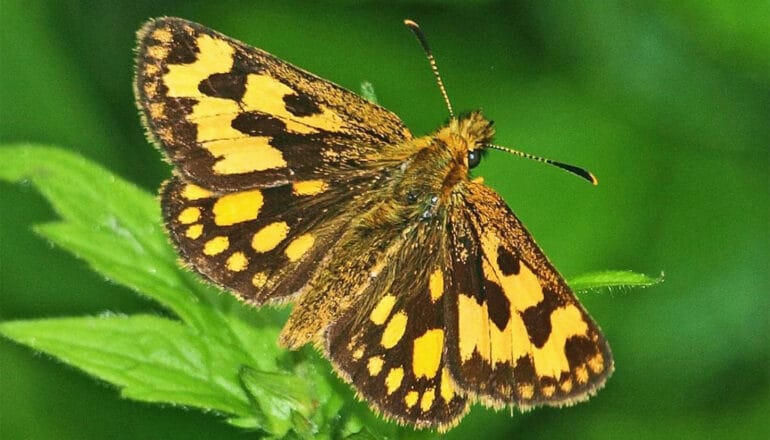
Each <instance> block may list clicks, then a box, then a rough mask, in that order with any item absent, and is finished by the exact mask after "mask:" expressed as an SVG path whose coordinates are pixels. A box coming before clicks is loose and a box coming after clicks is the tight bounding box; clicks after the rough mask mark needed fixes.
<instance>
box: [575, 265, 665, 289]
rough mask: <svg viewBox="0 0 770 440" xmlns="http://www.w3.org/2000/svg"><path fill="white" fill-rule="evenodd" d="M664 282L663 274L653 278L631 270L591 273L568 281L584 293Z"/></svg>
mask: <svg viewBox="0 0 770 440" xmlns="http://www.w3.org/2000/svg"><path fill="white" fill-rule="evenodd" d="M662 282H663V274H662V273H661V274H660V276H657V277H652V276H649V275H645V274H641V273H636V272H632V271H630V270H615V271H612V270H608V271H602V272H589V273H585V274H582V275H578V276H576V277H572V278H570V279H569V280H568V284H569V285H570V287H572V289H573V290H575V291H577V292H583V291H587V290H597V289H615V288H631V287H650V286H654V285H656V284H660V283H662Z"/></svg>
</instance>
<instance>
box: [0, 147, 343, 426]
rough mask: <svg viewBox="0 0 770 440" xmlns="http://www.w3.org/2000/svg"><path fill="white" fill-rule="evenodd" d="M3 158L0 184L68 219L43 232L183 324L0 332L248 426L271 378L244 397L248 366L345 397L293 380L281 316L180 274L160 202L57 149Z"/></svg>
mask: <svg viewBox="0 0 770 440" xmlns="http://www.w3.org/2000/svg"><path fill="white" fill-rule="evenodd" d="M0 163H3V167H2V168H0V179H3V180H7V181H20V182H26V183H30V184H32V185H34V186H35V187H36V188H37V189H38V190H39V191H40V193H41V194H42V195H43V196H45V197H46V198H47V199H48V200H49V201H50V203H51V205H52V206H53V207H54V210H55V211H56V212H57V213H58V214H59V216H60V217H61V220H59V221H54V222H51V223H46V224H43V225H38V226H36V227H35V230H36V231H37V232H38V233H40V234H41V235H43V236H44V237H46V238H48V239H49V240H51V241H53V242H54V243H56V244H57V245H59V246H61V247H62V248H64V249H66V250H68V251H70V252H72V253H74V254H75V255H77V256H78V257H79V258H82V259H83V260H85V261H86V262H88V264H89V265H90V266H91V267H92V268H93V269H94V270H96V271H97V272H99V273H101V274H103V275H105V276H106V277H108V278H109V279H111V280H113V281H114V282H116V283H119V284H123V285H125V286H127V287H129V288H132V289H134V290H136V291H137V292H139V293H141V294H144V295H147V296H148V297H150V298H152V299H155V300H156V301H158V302H159V303H160V304H162V305H163V306H165V307H167V308H168V309H169V310H170V311H171V312H172V313H173V314H175V315H176V316H178V317H179V318H180V319H181V321H175V320H172V319H165V318H161V317H152V316H143V315H137V316H131V317H125V316H108V317H100V318H93V317H84V318H63V319H53V320H41V321H17V322H8V323H4V324H2V325H0V333H2V334H4V335H5V336H6V337H8V338H10V339H12V340H15V341H17V342H19V343H22V344H25V345H28V346H30V347H32V348H35V349H37V350H41V351H43V352H46V353H48V354H51V355H53V356H56V357H57V358H59V359H61V360H62V361H64V362H66V363H68V364H70V365H73V366H75V367H78V368H80V369H82V370H84V371H86V372H88V373H89V374H92V375H94V376H96V377H98V378H100V379H102V380H104V381H107V382H109V383H111V384H114V385H116V386H118V387H119V388H120V389H121V393H122V395H123V396H125V397H127V398H131V399H135V400H142V401H148V402H165V403H170V404H181V405H186V406H194V407H199V408H203V409H206V410H215V411H218V412H222V413H225V414H227V415H228V416H229V418H230V421H231V423H237V424H239V425H241V426H249V427H252V428H257V427H261V426H258V425H257V423H256V419H255V414H258V412H259V409H258V408H255V407H254V400H253V399H251V394H259V393H260V392H262V394H259V395H265V393H269V390H266V391H260V386H261V385H264V383H258V384H252V386H250V387H249V393H247V392H246V390H245V389H244V388H243V383H242V381H241V377H240V372H241V371H243V369H244V368H247V369H248V370H249V371H253V372H254V374H287V373H290V374H295V379H296V380H297V384H298V385H297V386H301V387H304V388H307V389H318V390H323V391H324V392H325V393H327V394H328V395H327V396H324V397H323V398H316V401H321V402H330V403H334V402H335V399H342V398H341V397H340V396H335V397H331V395H334V394H335V393H336V391H335V390H334V389H333V388H332V387H331V386H330V385H328V383H326V377H325V376H324V375H321V374H316V375H313V376H311V375H304V376H303V375H296V371H298V370H299V369H301V368H300V366H299V365H298V364H293V363H291V362H287V359H286V358H287V357H288V356H289V354H288V353H287V352H286V351H284V350H282V349H280V348H278V347H277V345H276V340H277V336H278V333H279V331H280V324H281V322H282V321H283V319H284V318H283V317H284V316H285V312H282V311H277V310H275V309H270V308H264V309H261V310H260V311H258V312H257V311H255V310H254V309H250V308H248V307H244V306H243V304H241V303H239V302H238V301H237V300H236V299H235V298H234V297H233V296H231V295H223V294H221V293H220V292H218V291H217V290H216V289H213V288H211V287H209V286H207V285H204V284H202V283H201V282H200V281H198V279H197V277H196V276H194V275H192V274H190V273H188V272H186V271H185V270H183V269H181V268H180V267H179V265H178V262H177V255H176V253H175V252H174V250H173V249H171V247H170V246H169V243H168V239H167V237H166V236H165V234H164V233H163V228H162V226H161V220H160V210H159V207H158V203H157V200H156V198H155V197H154V196H153V195H150V194H148V193H146V192H144V191H142V190H140V189H138V188H137V187H136V186H134V185H132V184H131V183H129V182H126V181H124V180H122V179H120V178H119V177H116V176H114V175H112V174H110V173H109V172H108V171H106V170H104V169H103V168H101V167H100V166H98V165H96V164H94V163H91V162H89V161H87V160H86V159H84V158H81V157H78V156H77V155H75V154H73V153H70V152H67V151H64V150H59V149H56V148H50V147H41V146H34V145H22V146H11V147H3V148H0ZM302 368H305V369H307V367H302ZM325 368H328V367H325ZM284 407H285V408H288V414H289V415H290V418H291V420H292V421H294V422H299V421H301V419H300V418H298V417H297V416H296V415H294V413H297V414H300V415H301V416H302V417H303V418H307V417H308V416H309V415H310V414H309V413H308V408H309V407H308V405H307V404H306V402H305V401H302V400H297V399H293V400H291V399H288V400H285V402H284ZM331 407H334V408H337V409H338V408H339V406H338V405H336V404H332V405H331ZM327 410H328V408H324V407H323V406H321V407H318V408H314V413H313V414H312V415H313V417H314V423H318V422H324V423H327V424H328V421H327V420H328V418H329V414H328V413H327V412H325V411H327ZM285 413H286V412H285ZM278 416H279V414H278V413H275V412H269V411H268V412H267V413H266V414H265V416H264V417H263V419H262V420H261V421H262V423H263V424H266V425H269V426H271V427H274V426H281V423H285V422H284V419H280V420H277V419H275V418H276V417H278ZM292 427H293V426H292ZM303 429H304V428H302V427H300V428H299V431H302V430H303Z"/></svg>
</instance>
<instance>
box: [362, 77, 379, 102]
mask: <svg viewBox="0 0 770 440" xmlns="http://www.w3.org/2000/svg"><path fill="white" fill-rule="evenodd" d="M361 96H363V98H364V99H366V100H367V101H369V102H371V103H372V104H377V94H376V93H374V86H373V85H372V83H370V82H369V81H363V82H362V83H361Z"/></svg>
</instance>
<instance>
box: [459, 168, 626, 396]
mask: <svg viewBox="0 0 770 440" xmlns="http://www.w3.org/2000/svg"><path fill="white" fill-rule="evenodd" d="M458 202H459V203H461V208H459V209H456V210H454V212H453V217H452V218H453V221H452V225H451V232H450V235H451V241H452V245H451V249H452V252H453V254H452V264H451V268H452V272H451V281H450V283H451V285H452V290H451V291H452V293H453V294H455V295H456V300H455V301H454V302H453V303H451V307H450V308H448V310H447V311H448V313H447V320H448V326H449V328H451V329H452V331H450V332H449V335H450V337H451V338H452V339H451V340H449V341H448V345H447V348H448V349H449V350H450V352H451V356H450V357H449V359H450V366H451V369H452V374H453V377H454V378H455V379H456V381H457V383H458V386H459V387H461V388H462V389H464V390H465V391H467V392H468V393H470V394H471V395H475V396H477V397H478V398H479V399H480V400H482V401H483V402H485V403H488V404H490V405H493V406H503V405H510V404H516V405H517V406H519V407H521V408H527V407H531V406H534V405H541V404H549V405H564V404H570V403H573V402H576V401H579V400H584V399H586V398H588V397H589V395H590V394H592V393H593V391H594V390H595V389H597V388H598V387H600V386H602V385H603V384H604V382H605V380H606V379H607V377H608V376H609V374H610V373H611V372H612V369H613V363H612V357H611V354H610V350H609V346H608V345H607V343H606V341H605V339H604V338H603V336H602V335H601V333H600V331H599V328H598V326H597V325H596V324H595V323H594V322H593V321H592V320H591V318H590V317H589V316H588V314H587V313H586V312H585V311H584V309H583V307H582V306H581V305H580V303H579V302H578V301H577V299H576V298H575V296H574V294H573V293H572V291H571V290H570V289H569V287H568V286H567V285H566V283H565V282H564V280H563V279H562V278H561V276H560V275H559V274H558V272H556V270H555V269H554V268H553V266H552V265H551V264H550V263H549V262H548V260H547V259H546V257H545V255H544V254H543V253H542V252H541V251H540V249H539V248H538V247H537V245H536V244H535V242H534V240H533V239H532V237H531V236H530V235H529V233H528V232H527V231H526V230H525V229H524V227H523V225H522V224H521V223H520V222H519V221H518V220H517V219H516V217H515V216H514V215H513V213H512V212H511V211H510V209H509V208H508V206H507V205H506V204H505V203H504V202H503V201H502V199H501V198H500V197H499V196H498V195H497V194H496V193H495V192H494V191H492V190H491V189H489V188H487V187H486V186H483V185H481V184H476V183H469V184H468V185H467V191H465V193H464V194H463V195H462V196H460V197H459V199H458Z"/></svg>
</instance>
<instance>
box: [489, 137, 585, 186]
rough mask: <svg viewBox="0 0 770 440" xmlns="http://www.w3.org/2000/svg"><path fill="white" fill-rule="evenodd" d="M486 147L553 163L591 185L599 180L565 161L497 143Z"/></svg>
mask: <svg viewBox="0 0 770 440" xmlns="http://www.w3.org/2000/svg"><path fill="white" fill-rule="evenodd" d="M487 147H489V148H493V149H495V150H500V151H505V152H506V153H511V154H514V155H516V156H519V157H523V158H525V159H532V160H536V161H538V162H543V163H547V164H549V165H553V166H555V167H558V168H561V169H563V170H566V171H569V172H570V173H572V174H574V175H576V176H578V177H582V178H583V179H585V180H587V181H589V182H591V184H593V185H598V184H599V181H598V180H597V179H596V177H595V176H594V175H593V174H591V172H590V171H588V170H586V169H583V168H580V167H576V166H575V165H570V164H566V163H561V162H557V161H555V160H551V159H546V158H544V157H540V156H535V155H534V154H529V153H525V152H523V151H519V150H514V149H512V148H506V147H501V146H499V145H492V144H489V145H487Z"/></svg>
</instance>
